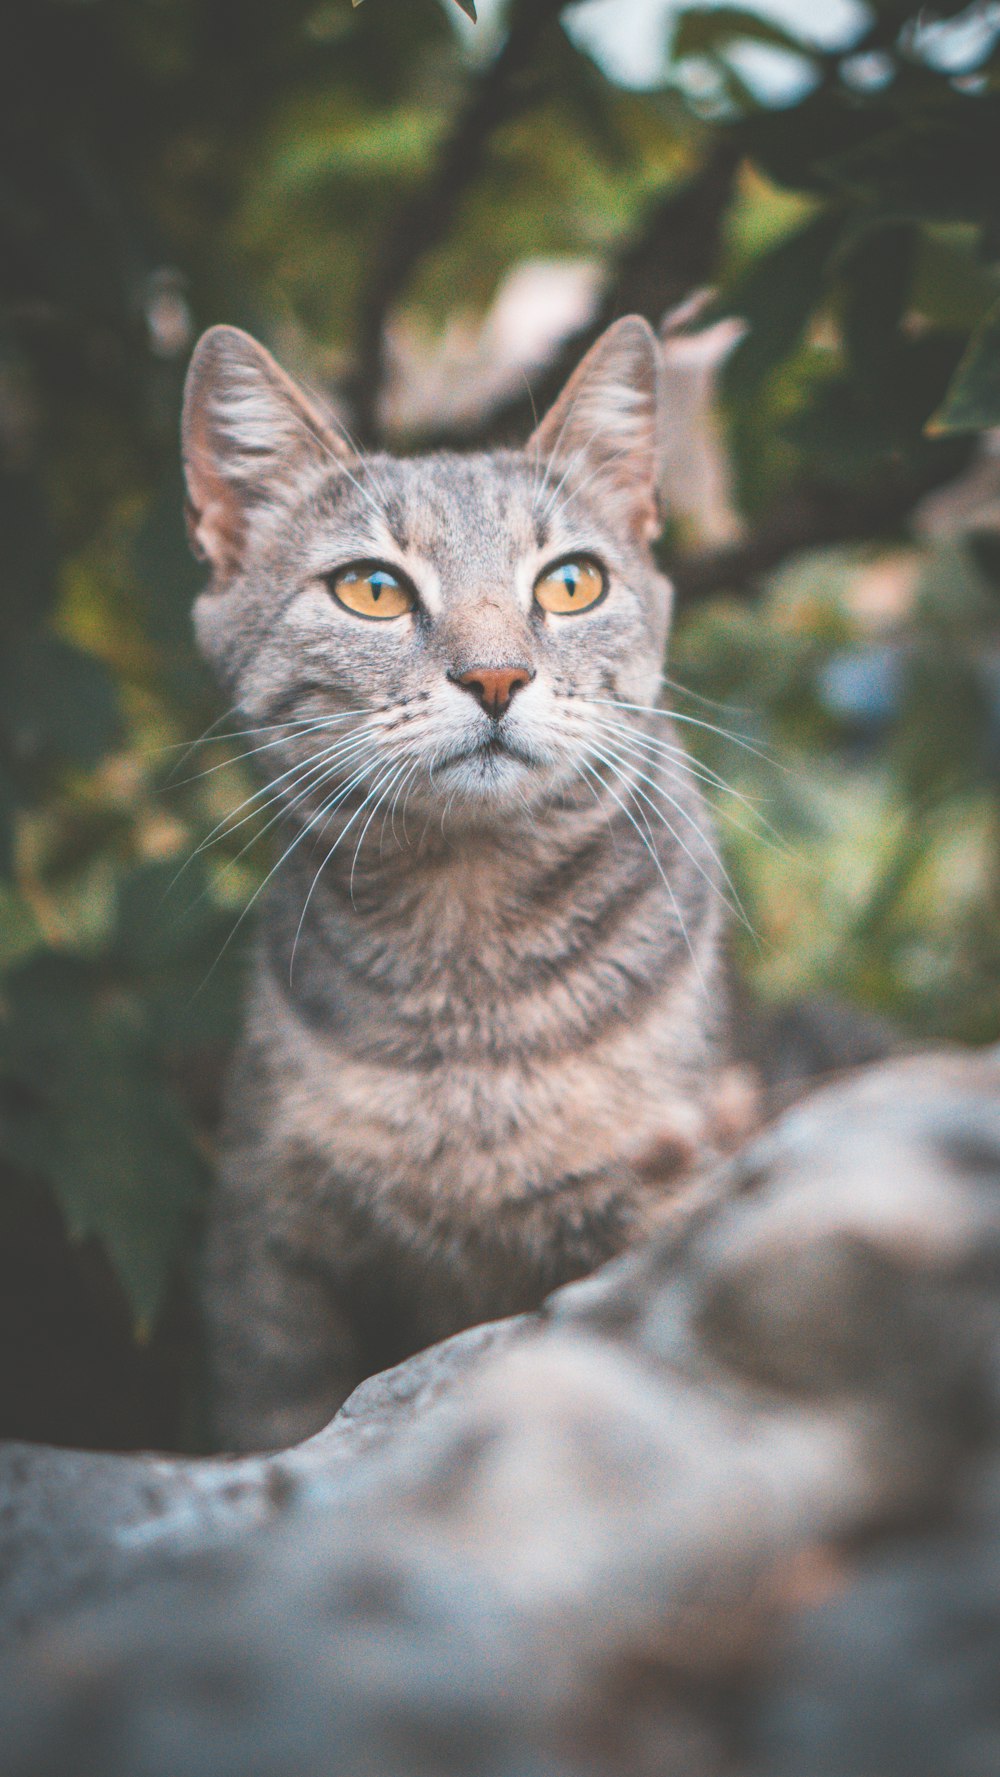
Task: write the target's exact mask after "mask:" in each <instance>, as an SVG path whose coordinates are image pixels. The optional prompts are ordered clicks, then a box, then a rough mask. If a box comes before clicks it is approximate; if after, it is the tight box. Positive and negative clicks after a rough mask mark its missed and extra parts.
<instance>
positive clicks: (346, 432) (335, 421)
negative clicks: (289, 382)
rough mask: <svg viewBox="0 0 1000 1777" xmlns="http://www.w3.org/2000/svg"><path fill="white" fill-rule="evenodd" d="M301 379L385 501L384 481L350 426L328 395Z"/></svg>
mask: <svg viewBox="0 0 1000 1777" xmlns="http://www.w3.org/2000/svg"><path fill="white" fill-rule="evenodd" d="M299 380H300V381H301V382H302V387H303V388H304V389H306V390H307V391H308V392H309V393H310V394H311V395H312V397H313V399H314V401H316V403H317V405H318V406H319V407H321V408H322V409H323V412H324V414H325V416H326V418H327V419H328V421H329V423H330V424H331V425H332V426H334V427H335V428H336V430H337V431H338V432H339V433H340V436H341V438H342V439H343V440H344V443H345V444H346V445H347V448H348V450H349V451H350V452H351V454H352V456H353V457H354V460H355V462H356V463H357V465H358V468H359V469H360V470H361V471H362V473H363V474H365V475H367V477H368V479H369V481H370V482H371V483H372V485H373V487H374V488H375V491H376V493H377V494H378V496H379V498H380V499H381V500H382V501H383V503H384V502H385V501H386V500H387V498H388V496H387V494H386V491H385V488H384V487H383V485H382V483H381V482H380V480H379V478H378V476H377V475H376V474H375V471H374V469H373V468H372V466H371V463H370V462H369V461H368V458H367V457H366V456H365V454H364V452H363V450H362V449H361V446H360V445H359V443H358V441H357V439H356V438H355V437H354V435H353V433H352V432H351V430H350V428H349V427H348V426H346V425H345V424H344V421H343V420H342V419H341V418H340V416H339V414H336V413H333V412H332V411H331V409H330V406H329V404H328V401H327V398H326V396H325V395H324V394H323V393H322V392H321V391H320V390H318V389H316V387H315V386H314V385H312V384H310V383H307V382H305V381H303V380H302V379H301V378H300V379H299ZM320 442H321V443H322V440H320ZM326 448H327V450H328V454H329V455H331V456H333V460H334V461H335V462H337V463H338V465H339V461H340V460H339V458H337V457H336V456H335V455H334V453H333V452H331V451H329V447H326Z"/></svg>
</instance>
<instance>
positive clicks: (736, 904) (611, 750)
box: [602, 742, 756, 937]
mask: <svg viewBox="0 0 1000 1777" xmlns="http://www.w3.org/2000/svg"><path fill="white" fill-rule="evenodd" d="M602 745H603V747H604V748H605V749H606V753H607V759H606V761H605V762H606V763H608V764H610V763H611V761H612V760H617V762H618V763H619V764H620V765H625V766H628V768H629V771H630V772H631V774H632V778H640V779H641V780H642V782H643V783H644V784H649V786H650V788H651V789H654V790H656V791H658V793H659V794H660V795H661V796H663V797H665V799H666V801H667V802H669V804H670V806H671V808H674V809H676V811H677V813H678V814H679V815H680V817H681V819H682V820H684V821H686V822H687V824H688V826H689V827H691V828H692V829H693V831H694V832H695V833H697V835H698V837H699V839H700V840H701V841H702V843H703V845H704V846H705V849H706V850H707V852H708V854H709V857H710V858H711V859H712V862H713V863H714V865H715V867H716V869H717V870H718V872H719V874H720V876H721V877H722V879H723V881H724V882H725V884H726V886H727V888H728V889H729V891H730V893H731V895H732V897H733V899H732V902H731V903H730V902H727V901H726V897H725V895H724V894H723V893H722V891H721V889H720V888H719V885H718V883H717V882H716V881H715V880H714V879H713V877H712V876H711V875H710V873H709V872H708V871H707V870H706V869H705V867H704V865H703V864H702V863H701V861H700V860H699V859H698V858H696V857H695V854H694V852H693V851H692V850H691V848H690V846H689V845H687V844H686V843H685V841H684V840H683V839H682V838H681V835H680V834H679V833H678V831H677V829H676V827H674V826H673V824H672V823H671V822H670V821H668V819H667V817H666V815H665V814H664V813H663V810H662V809H660V808H658V807H657V805H656V803H655V802H654V801H653V799H652V797H650V796H647V794H646V792H645V790H640V789H639V788H638V787H637V785H636V784H635V783H634V782H632V783H631V788H632V793H633V795H635V796H638V797H641V798H642V800H643V801H644V802H647V803H648V804H649V806H650V808H651V809H652V810H653V813H654V814H655V815H656V816H657V818H658V819H659V820H660V821H662V822H663V825H664V826H665V827H666V829H667V832H668V833H669V834H670V836H671V838H672V839H673V840H674V842H675V844H677V845H679V846H680V848H681V850H682V852H683V853H684V854H685V856H686V857H688V858H690V860H691V862H692V864H693V865H694V867H695V869H696V870H697V872H698V874H699V876H701V877H702V878H703V879H704V881H705V882H707V883H708V885H709V887H710V888H711V890H712V892H713V894H716V895H718V896H719V898H720V900H722V901H723V902H724V903H725V904H726V905H727V906H730V907H731V910H732V912H733V913H735V914H736V917H737V918H738V919H739V920H740V922H741V924H742V925H744V926H745V927H746V929H747V931H748V932H749V933H750V934H751V935H752V936H754V937H756V933H755V932H754V928H753V925H752V924H751V921H750V919H749V917H748V915H747V912H746V910H745V908H744V906H743V903H742V902H741V900H740V897H739V894H738V893H737V890H736V887H735V884H734V883H733V880H732V878H731V876H730V875H729V872H728V871H727V870H726V867H725V865H724V864H723V862H722V859H721V858H720V857H719V854H718V852H717V851H716V850H715V847H714V846H713V845H711V844H710V842H709V841H708V839H707V838H706V837H705V835H704V833H703V832H702V830H701V828H700V827H699V825H698V823H697V821H695V820H694V819H693V818H692V817H691V815H689V814H688V811H687V809H686V808H684V807H683V805H682V804H681V803H680V802H678V801H677V799H676V797H674V796H671V795H670V792H669V791H668V790H666V789H664V787H663V785H662V784H661V783H659V782H658V781H657V779H656V778H652V777H650V776H649V775H648V774H647V773H646V772H644V771H640V770H639V769H638V767H637V766H636V764H635V762H634V760H632V759H630V758H629V756H628V754H627V753H622V752H619V751H618V750H617V749H616V748H615V747H614V746H613V745H612V744H611V743H610V742H604V743H602ZM612 769H613V767H612Z"/></svg>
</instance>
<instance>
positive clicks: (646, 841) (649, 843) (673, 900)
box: [580, 748, 708, 995]
mask: <svg viewBox="0 0 1000 1777" xmlns="http://www.w3.org/2000/svg"><path fill="white" fill-rule="evenodd" d="M588 752H589V753H590V754H591V755H592V756H593V757H599V756H598V755H597V754H596V753H594V749H593V748H588ZM580 765H581V766H582V769H583V770H584V771H592V772H593V775H594V777H595V778H596V779H597V782H598V783H599V784H600V786H601V788H602V789H603V790H605V791H606V792H607V794H608V795H609V796H611V798H612V799H613V800H614V801H615V802H617V804H618V807H619V808H620V809H621V811H622V813H623V815H624V816H625V818H626V820H628V821H629V822H630V823H631V825H632V826H633V827H634V828H635V831H636V832H637V833H638V835H639V838H640V839H641V840H642V843H643V845H644V846H645V848H646V850H647V851H648V853H649V855H650V857H651V858H652V860H653V863H654V865H655V866H656V870H657V873H658V875H659V876H660V879H661V881H662V883H663V886H664V888H665V889H666V891H667V894H668V895H669V897H670V904H671V906H672V907H673V910H674V914H675V916H676V919H677V923H678V925H679V927H680V930H681V935H682V937H683V939H684V943H685V945H686V946H687V951H688V955H689V956H690V958H691V963H692V966H693V968H694V972H695V974H696V975H697V977H698V980H699V982H700V983H701V989H702V992H703V993H704V994H706V995H707V993H708V987H707V984H706V982H705V977H704V975H703V973H702V970H701V965H700V964H699V962H698V958H697V956H696V955H695V950H694V945H693V944H692V942H691V938H690V935H689V933H688V929H687V925H686V924H685V920H684V915H683V913H682V912H681V909H680V904H679V902H678V900H677V896H676V894H675V893H674V889H673V885H672V883H671V881H670V878H669V877H668V876H667V873H666V871H665V870H664V868H663V865H662V863H661V862H660V858H659V855H658V853H657V850H656V846H655V845H654V844H653V840H652V835H651V834H650V833H649V831H648V826H649V823H648V822H647V824H646V825H647V832H646V833H644V832H643V830H642V828H641V827H640V825H639V823H638V821H637V820H636V818H635V816H634V815H633V813H632V811H631V809H629V808H627V807H626V805H625V803H624V802H623V801H622V799H621V797H620V796H619V795H618V793H617V791H615V790H614V789H613V788H612V786H611V785H610V784H609V783H606V782H605V780H604V779H603V778H602V777H601V775H600V773H599V772H596V771H593V767H592V766H590V765H588V764H587V763H586V761H585V760H582V759H581V760H580ZM609 769H611V770H612V771H613V775H614V776H615V777H616V778H617V779H618V780H619V782H622V781H623V780H622V777H621V773H620V772H617V771H614V770H613V767H609ZM625 788H626V789H628V790H629V791H630V793H631V787H630V786H629V785H628V783H627V782H626V783H625Z"/></svg>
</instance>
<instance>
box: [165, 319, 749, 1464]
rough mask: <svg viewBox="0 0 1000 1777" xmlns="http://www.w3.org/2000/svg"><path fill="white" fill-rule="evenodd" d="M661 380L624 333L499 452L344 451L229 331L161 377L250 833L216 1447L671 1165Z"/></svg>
mask: <svg viewBox="0 0 1000 1777" xmlns="http://www.w3.org/2000/svg"><path fill="white" fill-rule="evenodd" d="M661 387H662V365H661V358H660V349H659V346H658V342H657V340H656V337H655V335H654V334H653V332H652V330H651V329H650V327H649V326H648V324H647V323H646V322H645V321H644V320H642V319H640V318H638V317H626V318H625V319H623V320H620V321H618V322H616V323H615V324H614V325H613V326H612V327H611V328H610V329H609V330H608V331H607V332H606V333H605V334H604V335H603V336H602V337H601V338H600V339H599V340H598V342H597V344H596V345H594V346H593V347H592V348H591V350H590V352H589V353H588V354H587V356H586V357H585V358H584V360H583V362H582V363H581V364H580V365H579V366H578V368H577V369H576V371H575V373H574V374H573V376H572V377H571V378H570V381H569V383H568V384H567V386H566V388H565V389H564V391H563V393H562V395H561V397H560V398H559V399H558V401H557V402H556V404H555V406H554V407H553V408H552V409H551V411H550V412H549V413H548V414H547V415H546V417H545V418H544V419H543V420H542V421H541V423H540V424H539V425H538V427H537V429H536V431H535V433H534V434H533V436H532V437H531V438H530V439H529V441H528V443H527V444H526V446H525V447H524V448H523V449H522V450H497V451H493V452H490V453H483V454H478V455H477V454H468V455H457V454H447V453H439V454H435V455H430V456H425V457H414V458H410V459H407V458H397V457H393V456H389V455H385V454H378V455H372V456H370V457H366V458H362V457H361V456H359V455H358V454H357V453H356V452H355V451H354V450H353V449H352V447H351V445H350V444H349V442H348V441H347V439H346V436H345V434H344V433H343V432H342V431H341V429H340V428H339V427H338V425H337V424H336V423H335V422H334V420H333V419H332V418H331V416H330V415H329V414H328V413H327V412H326V411H325V410H324V408H323V406H322V405H321V404H320V403H319V402H318V401H317V400H315V399H314V398H313V397H312V396H311V395H309V394H308V393H307V392H306V391H305V390H303V389H302V388H300V387H299V386H298V385H297V384H295V383H294V382H293V381H292V380H291V379H290V378H289V377H288V376H286V375H285V373H284V372H283V371H282V370H281V369H280V368H279V367H278V365H277V364H276V363H275V361H274V360H273V358H272V357H271V356H270V355H269V354H268V353H267V352H266V351H265V350H264V349H263V347H261V346H260V345H258V344H257V343H256V342H255V341H254V340H252V339H251V338H250V337H249V336H248V335H246V334H244V333H242V332H240V331H238V330H237V329H235V328H231V327H215V328H213V329H212V330H211V331H210V332H209V333H207V334H206V335H205V336H204V337H203V338H202V340H201V341H200V343H199V345H198V347H197V349H196V351H195V354H194V357H193V359H192V363H191V367H190V371H189V375H188V381H187V388H186V393H185V405H184V418H183V449H184V463H185V472H186V480H187V490H188V508H187V514H188V525H189V534H190V537H191V541H192V545H193V547H194V549H195V551H196V553H197V554H198V555H199V556H201V557H203V558H204V559H205V560H207V563H208V565H209V567H210V570H211V581H210V584H209V586H208V589H207V590H206V591H205V592H204V593H203V594H202V595H201V596H200V598H199V599H198V601H197V604H196V610H195V623H196V630H197V636H198V639H199V643H200V646H201V648H202V650H203V652H204V654H205V655H206V656H207V658H208V660H209V661H210V662H211V664H212V665H213V667H214V668H215V670H216V672H217V674H218V676H219V678H220V680H221V682H222V684H223V686H224V687H225V689H226V691H227V694H228V695H229V697H230V698H231V700H232V704H233V707H234V708H236V709H238V710H239V712H240V718H241V719H240V721H239V724H238V726H239V728H240V729H241V730H243V731H245V732H246V733H247V735H248V736H249V738H248V742H247V745H248V749H249V750H250V752H251V753H252V754H253V755H254V757H255V760H256V763H257V764H258V765H259V766H260V767H261V768H262V769H263V772H264V775H265V783H266V786H267V788H266V798H267V799H268V806H269V809H270V808H271V807H272V806H274V807H277V808H278V809H279V810H280V811H281V813H282V815H283V817H284V826H283V832H284V841H283V844H284V855H283V858H282V859H281V860H280V862H279V865H277V866H275V868H274V870H273V871H272V874H271V876H270V877H269V878H268V880H267V883H266V886H265V889H264V891H263V894H262V897H261V905H262V918H261V920H260V928H259V938H258V942H257V949H256V954H255V962H254V966H253V970H252V985H251V991H250V1001H249V1009H248V1014H247V1022H246V1031H245V1035H244V1038H243V1041H242V1044H241V1047H240V1049H239V1051H238V1055H237V1058H236V1062H235V1066H234V1069H233V1073H232V1078H231V1083H230V1088H229V1094H228V1110H227V1114H226V1119H225V1130H224V1137H223V1163H222V1168H221V1179H220V1182H219V1185H218V1188H217V1190H216V1193H215V1196H214V1201H213V1204H212V1208H211V1212H210V1221H209V1229H208V1234H207V1246H206V1258H205V1268H204V1292H203V1293H204V1309H205V1317H206V1322H207V1327H208V1341H209V1359H210V1368H211V1378H212V1390H213V1401H214V1423H215V1433H216V1436H217V1438H218V1440H219V1442H220V1443H221V1444H222V1445H223V1446H225V1447H226V1448H229V1449H232V1450H234V1451H235V1450H250V1449H255V1448H274V1447H277V1446H281V1445H285V1444H289V1443H292V1442H294V1441H296V1440H298V1439H300V1438H301V1437H303V1436H305V1435H307V1434H309V1433H311V1432H313V1431H315V1430H317V1429H318V1428H319V1427H320V1426H321V1425H323V1424H324V1423H325V1422H326V1421H327V1420H328V1419H329V1418H330V1417H331V1415H332V1414H333V1412H334V1411H335V1410H336V1408H337V1407H338V1406H339V1405H340V1403H341V1402H342V1401H343V1400H344V1399H345V1397H346V1396H347V1395H348V1393H349V1392H350V1391H351V1390H352V1389H353V1388H354V1387H355V1385H356V1384H357V1383H358V1382H360V1381H361V1380H362V1379H363V1378H364V1377H365V1376H366V1375H369V1374H371V1373H373V1372H374V1371H376V1370H378V1369H381V1368H385V1367H387V1366H388V1365H390V1364H392V1363H395V1362H396V1361H398V1360H399V1359H401V1358H403V1357H405V1356H407V1355H408V1354H409V1353H411V1352H413V1351H415V1350H417V1349H419V1348H421V1347H423V1346H425V1345H428V1344H430V1343H432V1342H434V1341H436V1340H439V1339H442V1338H444V1337H446V1336H447V1335H449V1334H451V1333H454V1332H456V1331H457V1330H459V1329H460V1328H462V1327H465V1326H468V1325H471V1324H473V1323H475V1322H479V1321H485V1320H489V1319H493V1318H496V1317H499V1316H502V1315H507V1314H511V1313H515V1312H517V1311H519V1310H522V1309H529V1308H532V1307H535V1306H537V1305H538V1304H539V1303H540V1302H541V1301H542V1299H543V1298H544V1297H545V1296H546V1295H547V1294H548V1292H549V1291H551V1290H553V1289H554V1288H555V1287H556V1286H557V1285H559V1284H562V1283H565V1282H566V1281H568V1280H570V1279H572V1278H574V1277H578V1276H581V1275H583V1274H584V1273H586V1272H588V1271H590V1270H592V1269H593V1268H594V1267H595V1266H596V1265H598V1264H599V1263H601V1262H602V1261H603V1260H605V1259H607V1258H609V1257H610V1256H612V1255H614V1254H616V1253H618V1252H620V1251H621V1250H622V1249H623V1248H625V1247H626V1246H628V1245H629V1244H630V1243H632V1242H634V1241H636V1240H637V1239H639V1238H641V1237H642V1236H643V1235H644V1234H646V1233H647V1232H648V1231H649V1230H650V1229H651V1228H653V1227H654V1226H655V1225H656V1224H657V1223H658V1221H660V1220H662V1219H663V1217H664V1216H666V1215H669V1213H670V1204H671V1199H672V1197H673V1196H674V1195H675V1194H676V1191H677V1189H678V1180H679V1179H681V1178H682V1177H683V1173H684V1169H685V1167H686V1166H687V1164H688V1163H689V1162H690V1160H691V1159H692V1157H693V1156H694V1155H695V1154H696V1153H698V1152H699V1151H701V1150H702V1148H703V1146H704V1144H705V1143H706V1142H707V1141H708V1140H709V1123H710V1118H711V1100H712V1093H713V1089H714V1082H715V1080H716V1074H717V1055H718V1048H719V1036H720V1030H721V1027H722V1022H723V1019H724V998H725V996H724V991H723V986H722V973H721V968H720V954H719V953H720V927H721V922H722V918H723V895H722V892H721V890H720V885H719V866H718V864H717V860H716V854H715V851H714V847H713V842H712V834H711V826H710V822H709V818H708V815H707V813H706V810H705V807H704V805H703V802H702V800H701V797H700V795H699V794H698V784H697V781H696V776H695V773H694V772H693V771H692V769H691V768H690V767H689V766H688V765H687V764H686V761H685V755H684V754H683V752H682V751H681V748H680V746H679V743H678V740H677V736H676V731H675V730H674V728H673V726H672V723H671V720H670V718H669V715H668V714H667V712H666V711H665V710H664V709H663V708H661V706H660V702H659V697H660V687H661V674H662V667H663V659H664V651H665V646H666V642H667V635H668V629H669V622H670V614H671V597H672V595H671V587H670V584H669V582H668V581H667V580H666V579H665V577H664V576H663V575H662V574H661V572H660V571H659V570H658V568H657V565H656V562H655V560H654V557H653V554H652V548H651V546H652V543H653V541H654V539H655V537H656V535H657V533H658V531H659V529H660V528H661V524H660V518H659V510H658V442H657V441H658V436H659V434H660V421H661V415H660V411H659V407H660V401H661ZM270 798H274V799H276V800H275V802H274V803H273V804H272V803H271V802H270V800H269V799H270ZM260 800H261V801H264V800H265V792H264V791H262V792H261V793H260Z"/></svg>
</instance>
